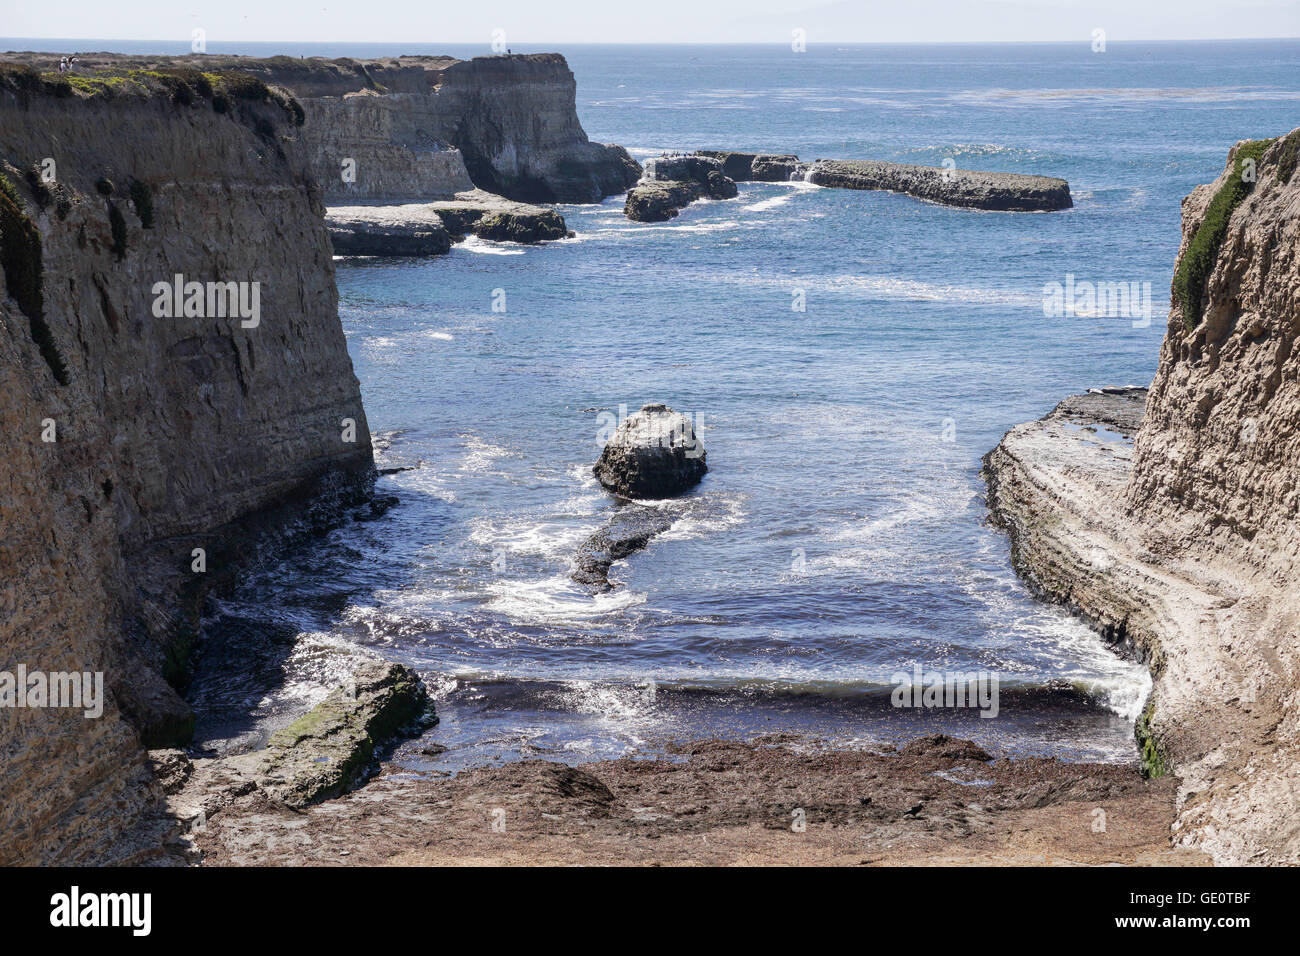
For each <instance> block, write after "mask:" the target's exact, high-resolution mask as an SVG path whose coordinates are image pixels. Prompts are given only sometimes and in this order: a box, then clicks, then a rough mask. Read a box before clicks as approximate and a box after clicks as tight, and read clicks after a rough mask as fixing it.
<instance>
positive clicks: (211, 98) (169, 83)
mask: <svg viewBox="0 0 1300 956" xmlns="http://www.w3.org/2000/svg"><path fill="white" fill-rule="evenodd" d="M0 89H7V90H10V91H12V92H15V93H20V94H31V93H42V94H45V95H48V96H54V97H56V98H59V99H70V98H73V97H80V98H83V99H99V98H103V99H117V98H120V97H132V96H134V97H152V96H159V95H166V96H167V97H168V98H169V99H170V100H171V101H172V102H173V103H177V104H179V105H181V106H190V105H193V104H195V103H198V102H200V101H208V102H210V103H211V104H212V108H213V110H214V111H216V112H218V113H228V112H230V109H231V106H232V101H235V100H244V101H252V102H261V103H272V104H274V105H276V106H278V107H279V108H280V109H282V110H283V111H284V112H285V113H287V114H288V115H289V117H290V118H291V119H292V120H293V122H294V125H296V126H301V125H302V124H303V123H304V122H305V120H306V114H305V113H304V112H303V108H302V104H301V103H299V102H298V101H297V99H295V98H294V97H293V96H292V95H291V94H289V93H288V92H287V91H285V90H281V89H279V88H277V87H271V86H267V85H266V83H264V82H262V80H260V79H258V78H257V77H256V76H253V75H252V74H251V73H246V72H244V71H243V70H220V71H218V72H215V73H205V72H203V71H201V70H195V69H190V68H187V67H175V68H167V69H157V70H102V71H100V72H99V73H95V74H90V75H76V74H66V73H64V74H60V73H41V72H38V71H37V70H35V69H33V68H32V67H30V66H27V65H26V64H15V63H0Z"/></svg>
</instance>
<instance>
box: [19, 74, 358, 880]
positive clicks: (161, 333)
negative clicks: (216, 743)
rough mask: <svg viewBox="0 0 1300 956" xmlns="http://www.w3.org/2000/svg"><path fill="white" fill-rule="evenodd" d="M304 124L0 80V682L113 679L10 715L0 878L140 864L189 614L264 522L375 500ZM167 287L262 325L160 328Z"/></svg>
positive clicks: (238, 81)
mask: <svg viewBox="0 0 1300 956" xmlns="http://www.w3.org/2000/svg"><path fill="white" fill-rule="evenodd" d="M296 112H297V108H296V105H295V104H294V103H293V101H292V100H291V99H290V98H288V97H286V96H285V95H284V94H282V93H276V92H274V91H271V90H268V89H267V88H266V87H265V86H264V85H263V84H261V83H260V82H257V81H251V82H250V81H249V78H247V77H239V76H235V75H217V74H207V75H205V74H199V73H198V72H196V71H185V72H182V73H172V74H168V73H152V74H143V73H138V74H131V75H126V74H123V75H120V76H116V77H113V78H111V79H85V78H75V79H74V80H73V81H71V82H69V81H66V80H62V79H59V78H57V77H52V76H49V75H47V76H45V77H41V76H40V75H38V74H37V73H36V72H35V71H32V70H30V69H28V68H24V67H13V66H9V67H4V68H3V69H0V164H3V167H2V170H0V171H2V172H3V174H4V177H5V179H4V183H3V192H4V195H0V246H2V252H3V255H2V256H0V267H2V271H3V285H2V286H0V394H3V396H4V400H3V402H0V418H2V419H3V427H0V526H2V527H3V533H2V535H0V537H2V544H0V670H10V671H12V670H13V669H14V668H16V667H17V666H19V665H24V666H25V667H26V668H28V669H29V670H42V671H46V672H49V671H56V670H65V671H102V672H103V675H104V683H105V686H106V691H107V697H108V702H107V705H106V707H105V710H104V713H103V715H102V716H101V717H98V718H93V719H88V718H86V717H84V716H83V714H82V712H81V711H80V710H71V709H67V708H63V709H48V708H47V709H23V710H18V709H13V708H0V724H3V738H2V741H0V742H2V745H3V750H2V751H0V754H2V755H3V756H0V835H2V836H3V839H2V840H0V862H4V863H15V862H24V863H30V862H42V863H46V862H92V861H103V860H106V859H131V858H132V854H133V853H134V852H136V850H137V849H141V850H145V849H147V846H144V845H142V846H141V847H136V846H135V845H134V844H133V843H132V842H131V841H130V840H129V839H128V838H126V837H125V836H124V834H125V833H126V832H127V831H128V830H129V829H130V828H131V827H132V826H133V825H134V824H135V822H136V819H137V817H139V816H140V815H141V813H142V812H144V811H145V810H146V809H147V807H148V804H149V802H150V800H152V799H153V798H154V797H155V796H156V794H155V793H154V791H153V789H152V785H151V782H150V775H149V774H148V773H147V771H146V768H145V765H144V751H143V748H142V737H143V738H144V739H145V741H146V742H148V743H150V744H151V745H152V744H156V743H159V742H163V741H165V740H168V739H176V738H178V737H183V736H184V734H185V733H186V731H187V729H188V728H187V724H188V709H187V708H186V707H185V705H184V702H183V701H182V700H181V699H180V697H179V696H178V695H177V692H176V689H175V687H176V686H177V685H183V682H184V678H185V668H186V657H187V652H188V644H189V641H190V640H192V638H193V634H194V627H195V626H196V614H197V608H198V604H197V602H198V600H199V597H200V596H201V594H202V593H203V592H204V590H205V589H206V588H207V587H209V586H210V584H211V582H212V581H214V580H217V579H220V578H222V577H223V576H226V575H228V574H229V573H231V571H232V570H233V568H234V566H235V561H234V559H235V558H236V557H237V553H236V552H238V551H240V550H242V549H244V548H246V547H247V546H248V544H249V542H250V541H251V540H252V534H251V533H252V531H254V530H256V529H259V528H261V527H263V526H266V525H269V524H271V523H272V521H271V519H278V518H281V517H283V516H284V515H286V514H289V513H294V514H305V513H306V512H305V510H304V509H306V508H307V507H309V506H311V505H313V504H314V503H318V502H320V501H321V500H322V497H321V492H322V491H327V490H328V491H332V492H333V493H335V500H336V501H346V500H348V499H350V498H352V497H355V496H358V495H361V494H364V493H365V490H366V486H367V483H368V480H369V478H370V475H371V474H372V471H373V465H372V458H371V450H370V439H369V429H368V427H367V424H366V419H365V413H364V412H363V410H362V408H361V400H360V391H359V387H358V383H357V380H356V377H355V376H354V375H353V372H352V365H351V361H350V359H349V357H348V353H347V348H346V342H345V340H344V336H343V332H342V329H341V327H340V324H339V320H338V312H337V294H336V291H335V287H334V275H333V266H332V260H331V250H330V242H329V237H328V234H327V232H326V229H325V226H324V222H323V219H322V215H323V207H322V205H321V203H320V201H319V196H318V194H317V193H316V191H315V189H314V186H313V184H312V180H311V176H310V173H309V172H308V170H307V169H306V168H305V167H304V166H303V165H302V164H301V162H299V161H297V160H296V159H295V158H294V157H295V156H296V155H297V152H296V150H295V137H296V135H297V133H298V130H299V127H298V126H297V125H296V122H295V117H294V114H295V113H296ZM177 275H180V276H183V277H184V281H197V282H203V283H208V282H222V283H225V282H232V283H245V284H246V285H244V286H242V288H243V289H244V290H249V295H248V301H249V302H250V304H251V302H253V301H256V303H257V306H258V307H257V310H256V316H255V319H254V317H253V315H252V310H249V311H248V312H247V313H245V312H240V314H238V315H235V316H233V317H230V316H228V315H227V316H224V317H223V316H222V315H220V314H217V311H214V310H213V309H212V306H211V303H212V300H211V299H208V300H207V302H206V303H205V305H204V306H203V307H199V308H197V309H195V310H192V311H191V313H190V314H188V315H187V314H186V312H185V310H182V311H181V313H180V314H178V315H174V316H165V315H160V314H159V312H160V309H159V307H158V294H157V292H156V290H155V285H156V284H157V283H160V282H162V283H170V282H173V281H174V277H175V276H177ZM253 283H256V284H257V286H256V288H257V289H258V292H257V293H256V295H257V299H255V300H254V299H252V295H253V293H252V292H251V289H252V288H253V285H252V284H253ZM194 312H202V313H203V314H202V315H198V314H193V313H194ZM295 503H296V504H297V505H298V506H299V507H297V508H294V507H293V506H294V505H295ZM196 547H201V548H203V550H204V562H205V565H204V569H203V570H200V571H196V570H195V564H194V562H195V560H196V557H195V553H194V549H195V548H196ZM164 675H165V677H166V678H167V679H164Z"/></svg>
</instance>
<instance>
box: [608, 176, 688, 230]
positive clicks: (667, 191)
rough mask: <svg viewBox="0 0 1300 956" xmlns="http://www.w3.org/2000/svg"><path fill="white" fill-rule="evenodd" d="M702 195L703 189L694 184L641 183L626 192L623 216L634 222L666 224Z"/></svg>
mask: <svg viewBox="0 0 1300 956" xmlns="http://www.w3.org/2000/svg"><path fill="white" fill-rule="evenodd" d="M704 195H705V193H704V187H703V186H701V185H700V184H699V183H696V182H689V183H657V182H649V183H641V184H640V185H638V186H634V187H633V188H632V189H629V190H628V192H627V201H626V202H624V204H623V215H625V216H627V218H629V219H632V220H634V221H636V222H666V221H667V220H669V219H672V218H673V217H675V216H676V215H677V211H678V210H679V209H681V208H682V207H684V206H689V205H690V204H691V203H693V202H695V200H697V199H703V198H704Z"/></svg>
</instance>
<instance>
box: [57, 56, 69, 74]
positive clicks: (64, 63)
mask: <svg viewBox="0 0 1300 956" xmlns="http://www.w3.org/2000/svg"><path fill="white" fill-rule="evenodd" d="M59 72H60V73H67V72H68V58H67V57H66V56H65V57H60V58H59Z"/></svg>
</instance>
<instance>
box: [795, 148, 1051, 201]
mask: <svg viewBox="0 0 1300 956" xmlns="http://www.w3.org/2000/svg"><path fill="white" fill-rule="evenodd" d="M805 178H806V179H807V180H808V182H810V183H815V184H816V185H818V186H833V187H837V188H840V189H887V190H889V191H890V192H898V193H906V194H907V195H909V196H915V197H916V198H917V199H926V200H929V201H930V202H936V203H940V204H941V205H944V206H962V207H965V208H968V209H991V210H1001V211H1009V212H1046V211H1050V210H1056V209H1069V208H1070V207H1071V206H1073V205H1074V201H1073V200H1072V199H1071V198H1070V184H1069V183H1067V182H1066V181H1065V180H1064V179H1055V178H1052V177H1050V176H1025V175H1021V174H1020V173H982V172H974V171H972V170H967V169H945V168H943V167H941V166H909V165H906V164H904V163H880V162H868V161H865V160H846V159H819V160H817V162H815V163H813V164H812V168H811V169H810V170H809V171H808V173H807V175H806V177H805Z"/></svg>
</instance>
